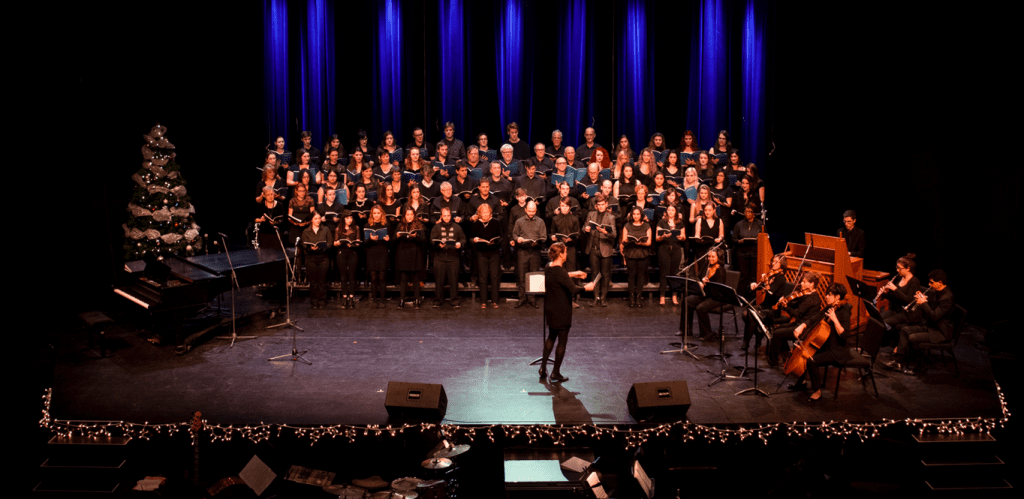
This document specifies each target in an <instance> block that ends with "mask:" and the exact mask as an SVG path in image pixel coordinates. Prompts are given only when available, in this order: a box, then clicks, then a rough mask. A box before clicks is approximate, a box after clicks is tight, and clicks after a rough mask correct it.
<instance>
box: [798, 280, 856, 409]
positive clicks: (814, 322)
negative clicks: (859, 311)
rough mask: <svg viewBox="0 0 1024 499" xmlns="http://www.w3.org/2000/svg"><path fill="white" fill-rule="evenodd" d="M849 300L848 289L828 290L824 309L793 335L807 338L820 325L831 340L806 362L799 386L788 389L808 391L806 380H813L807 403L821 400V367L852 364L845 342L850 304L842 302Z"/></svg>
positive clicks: (833, 285) (806, 321) (830, 287)
mask: <svg viewBox="0 0 1024 499" xmlns="http://www.w3.org/2000/svg"><path fill="white" fill-rule="evenodd" d="M844 298H846V286H843V285H842V284H840V283H838V282H836V283H832V285H831V286H829V287H828V291H826V292H825V308H824V309H823V310H820V311H818V312H815V313H812V314H810V316H809V317H808V318H807V319H806V320H804V321H802V322H801V323H800V324H799V325H798V326H797V327H796V329H794V330H793V333H794V334H795V335H796V337H797V338H807V337H808V335H809V333H811V332H812V330H814V328H815V327H817V326H818V325H819V324H821V323H823V322H824V324H827V325H828V327H829V332H828V338H827V339H826V340H825V343H823V344H822V345H821V347H819V348H818V351H817V352H815V353H814V355H812V356H811V357H809V358H808V359H806V362H807V364H806V366H805V368H804V373H803V374H802V375H801V376H800V378H799V379H797V380H796V383H793V384H792V385H789V387H788V388H789V389H790V390H805V389H806V388H807V385H806V384H805V383H804V379H810V380H811V391H812V392H811V396H810V397H809V398H808V399H807V401H808V402H813V401H815V400H818V399H820V398H821V371H820V370H819V369H820V367H821V366H823V365H828V364H836V363H838V364H843V363H846V362H849V360H850V358H851V357H850V349H849V348H846V340H845V339H844V338H843V334H844V333H845V332H846V330H847V328H849V327H850V304H849V303H845V302H843V299H844Z"/></svg>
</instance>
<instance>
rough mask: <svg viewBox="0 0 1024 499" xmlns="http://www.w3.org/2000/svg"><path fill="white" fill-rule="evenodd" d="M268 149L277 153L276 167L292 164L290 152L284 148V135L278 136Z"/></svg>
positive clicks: (286, 166)
mask: <svg viewBox="0 0 1024 499" xmlns="http://www.w3.org/2000/svg"><path fill="white" fill-rule="evenodd" d="M270 151H271V152H273V153H274V154H276V155H277V161H278V165H277V166H278V167H280V168H285V169H287V168H288V166H289V165H291V164H292V153H291V151H289V150H287V149H285V148H284V137H278V138H277V140H275V141H274V147H273V148H271V149H270Z"/></svg>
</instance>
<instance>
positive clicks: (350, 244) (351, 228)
mask: <svg viewBox="0 0 1024 499" xmlns="http://www.w3.org/2000/svg"><path fill="white" fill-rule="evenodd" d="M362 240H363V230H362V229H360V228H359V225H358V224H357V223H356V220H355V217H353V216H352V212H351V211H348V210H345V211H343V212H341V223H339V224H338V227H337V228H336V229H334V247H335V248H336V249H337V250H338V254H337V256H336V257H335V258H336V260H335V262H336V263H337V267H338V278H339V280H340V281H341V308H342V309H345V308H355V307H356V297H355V289H356V269H357V268H358V267H359V253H357V252H356V248H358V247H359V245H360V244H361V242H362Z"/></svg>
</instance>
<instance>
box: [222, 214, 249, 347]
mask: <svg viewBox="0 0 1024 499" xmlns="http://www.w3.org/2000/svg"><path fill="white" fill-rule="evenodd" d="M218 234H220V240H221V244H223V245H224V247H225V248H227V247H228V236H226V235H224V233H223V232H218ZM224 254H225V255H226V256H227V257H228V268H230V269H231V336H230V338H231V346H232V347H233V346H235V340H237V339H238V338H243V339H247V340H251V339H253V338H255V336H238V332H237V331H236V330H235V317H236V315H235V288H237V287H238V275H236V274H235V264H234V263H232V262H231V252H230V251H226V252H225V253H224ZM217 339H218V340H226V339H228V337H227V336H218V337H217Z"/></svg>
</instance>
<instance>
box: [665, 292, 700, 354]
mask: <svg viewBox="0 0 1024 499" xmlns="http://www.w3.org/2000/svg"><path fill="white" fill-rule="evenodd" d="M665 280H666V282H668V289H669V291H671V292H679V293H680V296H682V299H683V310H682V314H683V316H682V317H684V318H685V317H686V313H687V312H688V311H689V308H690V304H689V303H687V302H686V297H687V296H689V295H690V294H691V293H692V294H695V295H701V296H703V295H704V291H703V290H702V289H701V287H700V284H699V283H698V282H697V281H695V280H693V279H690V278H688V277H682V276H677V275H670V276H666V277H665ZM682 320H686V319H682ZM688 329H689V328H688V327H684V328H683V337H682V338H680V340H679V343H669V346H676V345H679V348H677V349H675V350H662V351H661V353H685V354H686V355H689V356H690V357H693V360H700V357H698V356H697V355H695V354H694V353H693V351H694V350H696V349H697V345H696V344H695V343H688V342H687V341H686V340H687V338H688V337H689V335H687V334H686V331H687V330H688Z"/></svg>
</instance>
